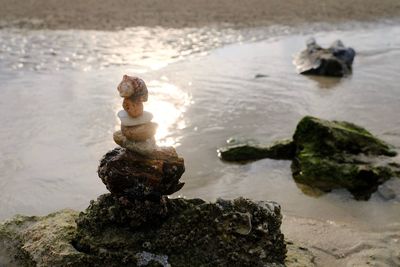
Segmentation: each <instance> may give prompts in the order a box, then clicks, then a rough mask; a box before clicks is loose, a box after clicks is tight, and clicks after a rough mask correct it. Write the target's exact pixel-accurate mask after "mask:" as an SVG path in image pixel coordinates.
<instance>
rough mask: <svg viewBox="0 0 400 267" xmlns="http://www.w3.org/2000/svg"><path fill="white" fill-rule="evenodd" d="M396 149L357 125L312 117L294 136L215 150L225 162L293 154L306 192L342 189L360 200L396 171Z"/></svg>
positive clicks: (295, 169)
mask: <svg viewBox="0 0 400 267" xmlns="http://www.w3.org/2000/svg"><path fill="white" fill-rule="evenodd" d="M396 154H397V153H396V152H395V151H394V150H393V148H392V147H391V146H390V145H388V144H386V143H385V142H384V141H382V140H380V139H378V138H376V137H375V136H373V135H372V134H371V133H370V132H368V131H367V130H366V129H364V128H362V127H360V126H357V125H355V124H353V123H349V122H345V121H328V120H322V119H318V118H315V117H311V116H306V117H304V118H303V119H302V120H301V121H300V122H299V123H298V125H297V128H296V131H295V133H294V135H293V141H283V142H281V143H277V144H276V145H274V146H263V145H251V144H239V145H233V146H228V147H225V148H221V149H219V150H218V155H219V157H220V158H221V159H223V160H226V161H249V160H256V159H262V158H271V159H292V160H293V161H292V166H291V169H292V173H293V178H294V179H295V181H296V182H297V183H298V185H299V188H300V189H301V190H302V191H303V192H304V193H306V194H309V192H319V193H323V192H329V191H331V190H333V189H336V188H345V189H348V190H349V191H350V192H351V193H352V194H353V196H354V197H355V198H356V199H363V200H367V199H369V197H370V196H371V194H372V193H373V192H375V191H376V190H377V188H378V186H379V185H380V184H382V183H384V182H385V181H387V180H389V179H390V178H392V177H399V176H400V165H398V164H396V163H394V162H390V157H393V156H395V155H396ZM313 195H314V196H315V194H313Z"/></svg>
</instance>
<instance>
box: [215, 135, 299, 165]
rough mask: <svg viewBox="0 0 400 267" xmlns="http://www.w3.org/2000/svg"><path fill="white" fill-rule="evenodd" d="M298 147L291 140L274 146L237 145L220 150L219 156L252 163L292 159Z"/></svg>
mask: <svg viewBox="0 0 400 267" xmlns="http://www.w3.org/2000/svg"><path fill="white" fill-rule="evenodd" d="M295 151H296V147H295V145H294V143H293V142H292V141H291V140H283V141H279V142H277V143H275V144H273V145H270V146H265V145H255V144H250V143H246V144H237V145H231V146H227V147H222V148H220V149H218V151H217V152H218V156H219V157H220V158H221V159H222V160H225V161H252V160H259V159H263V158H271V159H292V158H293V157H294V154H295Z"/></svg>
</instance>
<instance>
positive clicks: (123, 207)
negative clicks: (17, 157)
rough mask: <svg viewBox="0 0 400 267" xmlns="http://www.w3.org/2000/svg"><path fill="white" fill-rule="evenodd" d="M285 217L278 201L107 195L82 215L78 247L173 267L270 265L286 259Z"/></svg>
mask: <svg viewBox="0 0 400 267" xmlns="http://www.w3.org/2000/svg"><path fill="white" fill-rule="evenodd" d="M281 219H282V218H281V214H280V207H279V205H277V204H276V203H274V202H259V203H255V202H252V201H250V200H247V199H243V198H239V199H236V200H233V201H227V200H222V199H220V200H218V201H217V202H216V203H206V202H204V201H202V200H200V199H192V200H186V199H179V198H178V199H167V200H166V203H165V206H164V205H160V204H156V203H152V202H140V201H136V202H133V203H124V202H121V201H120V200H118V199H116V198H115V197H113V196H111V195H103V196H100V197H99V199H98V200H97V201H96V202H93V203H92V204H91V205H90V206H89V207H88V209H87V210H86V212H84V213H81V214H80V215H79V218H78V219H77V225H78V232H77V237H76V239H75V246H76V247H77V248H78V249H79V250H80V251H83V252H86V253H88V254H91V255H95V256H96V257H104V260H105V261H106V259H107V258H111V259H113V261H114V262H118V261H119V262H125V263H126V264H127V265H129V264H135V263H136V261H137V260H138V259H137V258H138V252H142V253H143V252H144V251H145V252H147V253H149V254H148V255H154V256H155V255H158V258H159V259H165V261H166V262H168V263H169V264H170V265H171V266H268V264H270V263H277V264H282V263H283V262H284V259H285V254H286V246H285V243H284V240H283V235H282V234H281V232H280V225H281ZM126 237H129V238H128V239H127V238H126ZM142 255H143V254H142ZM159 263H161V264H162V262H159ZM162 265H163V264H162ZM164 266H165V265H164Z"/></svg>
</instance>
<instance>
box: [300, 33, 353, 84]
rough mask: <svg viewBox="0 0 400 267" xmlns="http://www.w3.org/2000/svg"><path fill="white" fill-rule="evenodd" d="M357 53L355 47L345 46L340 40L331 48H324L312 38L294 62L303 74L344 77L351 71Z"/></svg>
mask: <svg viewBox="0 0 400 267" xmlns="http://www.w3.org/2000/svg"><path fill="white" fill-rule="evenodd" d="M355 55H356V52H355V51H354V49H353V48H351V47H345V46H344V45H343V43H342V42H341V41H340V40H337V41H335V42H334V43H333V44H332V45H331V46H330V47H329V48H322V47H320V46H319V45H318V44H317V43H316V41H315V39H314V38H312V39H310V40H308V41H307V49H306V50H304V51H302V52H301V53H299V54H298V55H297V56H296V57H295V59H294V61H293V63H294V64H295V65H296V67H297V70H298V72H299V73H301V74H311V75H323V76H334V77H342V76H345V75H348V74H350V73H351V71H352V65H353V60H354V57H355Z"/></svg>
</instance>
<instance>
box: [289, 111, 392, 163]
mask: <svg viewBox="0 0 400 267" xmlns="http://www.w3.org/2000/svg"><path fill="white" fill-rule="evenodd" d="M293 140H294V142H295V143H296V146H297V148H298V149H300V150H302V149H303V148H304V147H306V146H307V147H308V149H309V150H310V151H313V153H314V154H316V155H321V156H330V155H332V154H335V153H349V154H359V153H363V154H366V155H374V156H379V155H385V156H395V155H396V152H395V151H394V150H393V149H392V148H391V147H390V146H389V145H388V144H386V143H385V142H384V141H382V140H379V139H378V138H376V137H374V136H373V135H372V134H371V133H370V132H368V131H367V130H366V129H364V128H362V127H360V126H357V125H355V124H353V123H349V122H345V121H327V120H322V119H318V118H314V117H310V116H306V117H304V118H303V119H302V120H301V121H300V122H299V124H298V125H297V128H296V132H295V133H294V136H293Z"/></svg>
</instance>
